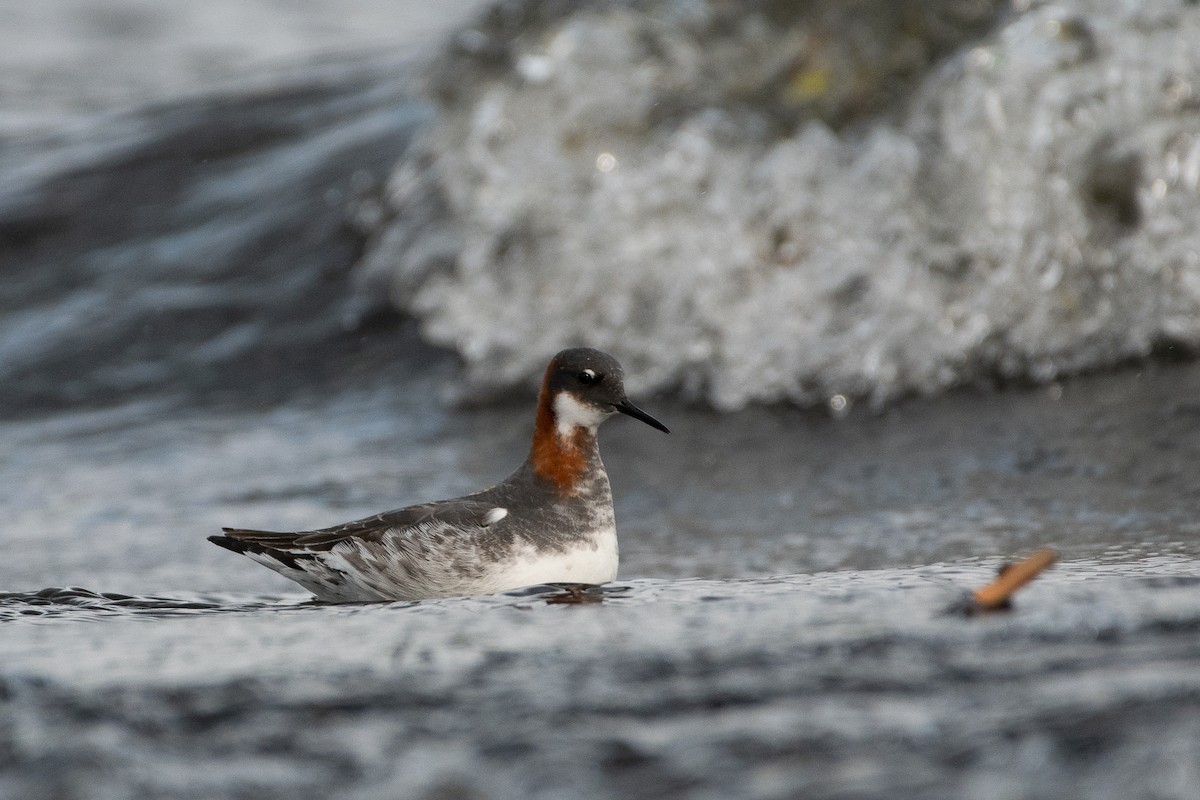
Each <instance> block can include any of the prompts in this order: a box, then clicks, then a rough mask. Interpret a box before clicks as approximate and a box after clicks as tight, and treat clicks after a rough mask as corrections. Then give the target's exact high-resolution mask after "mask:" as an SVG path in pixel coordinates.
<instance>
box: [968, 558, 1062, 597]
mask: <svg viewBox="0 0 1200 800" xmlns="http://www.w3.org/2000/svg"><path fill="white" fill-rule="evenodd" d="M1057 560H1058V552H1057V551H1055V550H1052V549H1050V548H1049V547H1043V548H1042V549H1040V550H1034V551H1033V552H1032V553H1031V554H1030V555H1029V557H1028V558H1026V559H1025V560H1024V561H1018V562H1016V563H1015V564H1009V565H1008V566H1007V567H1006V568H1005V569H1003V570H1002V571H1001V572H1000V577H998V578H996V580H994V581H992V582H991V583H989V584H988V585H987V586H984V587H983V588H982V589H976V590H975V591H974V592H972V593H971V599H972V600H974V601H975V607H976V608H977V609H979V610H980V611H995V610H996V609H1000V608H1005V607H1007V605H1008V601H1009V598H1011V597H1012V596H1013V593H1015V592H1016V591H1017V589H1020V588H1021V587H1022V586H1024V585H1025V584H1027V583H1029V582H1030V581H1031V580H1033V579H1034V578H1036V577H1037V576H1038V575H1041V574H1042V573H1043V572H1045V571H1046V570H1047V569H1049V568H1050V566H1051V565H1053V564H1054V562H1055V561H1057Z"/></svg>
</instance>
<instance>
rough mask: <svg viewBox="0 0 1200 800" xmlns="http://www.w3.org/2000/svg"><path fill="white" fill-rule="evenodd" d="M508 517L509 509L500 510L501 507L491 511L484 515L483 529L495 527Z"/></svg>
mask: <svg viewBox="0 0 1200 800" xmlns="http://www.w3.org/2000/svg"><path fill="white" fill-rule="evenodd" d="M507 516H508V509H507V508H499V507H497V508H493V509H492V510H491V511H489V512H487V513H486V514H484V515H483V527H485V528H486V527H487V526H488V525H495V524H496V523H497V522H499V521H500V520H502V519H504V518H505V517H507Z"/></svg>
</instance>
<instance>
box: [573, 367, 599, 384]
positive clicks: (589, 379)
mask: <svg viewBox="0 0 1200 800" xmlns="http://www.w3.org/2000/svg"><path fill="white" fill-rule="evenodd" d="M575 377H576V378H578V379H579V382H580V383H582V384H583V385H584V386H591V385H592V384H593V383H599V382H600V378H601V376H600V375H597V374H596V371H595V370H592V369H585V370H584V371H583V372H581V373H579V374H578V375H576V376H575Z"/></svg>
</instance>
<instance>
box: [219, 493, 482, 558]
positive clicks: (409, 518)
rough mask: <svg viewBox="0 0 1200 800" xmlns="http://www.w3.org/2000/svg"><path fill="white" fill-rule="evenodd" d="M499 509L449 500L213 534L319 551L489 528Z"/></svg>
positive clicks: (480, 503)
mask: <svg viewBox="0 0 1200 800" xmlns="http://www.w3.org/2000/svg"><path fill="white" fill-rule="evenodd" d="M497 510H498V509H497V506H496V504H495V503H489V502H485V501H482V500H449V501H446V502H440V503H425V504H423V505H419V506H409V507H408V508H400V509H396V510H395V511H385V512H383V513H382V514H376V515H375V516H373V517H364V518H362V519H356V520H354V521H352V522H344V523H342V524H341V525H334V526H333V527H330V528H320V529H318V530H315V531H257V530H250V529H246V528H222V529H221V530H222V531H224V532H225V537H211V538H230V539H234V540H236V541H239V542H246V543H254V544H260V545H263V546H265V547H286V548H288V549H298V550H308V551H313V552H318V551H322V550H330V549H332V548H333V546H334V545H335V544H337V543H338V542H344V541H349V540H359V541H362V542H371V543H378V542H379V541H380V540H381V539H382V538H383V536H384V535H385V534H397V533H403V532H404V531H405V530H406V529H417V528H428V527H430V526H437V527H446V528H455V529H461V530H470V529H472V528H486V527H488V526H489V525H491V524H492V523H493V522H495V521H497V520H496V517H497ZM501 518H502V517H501Z"/></svg>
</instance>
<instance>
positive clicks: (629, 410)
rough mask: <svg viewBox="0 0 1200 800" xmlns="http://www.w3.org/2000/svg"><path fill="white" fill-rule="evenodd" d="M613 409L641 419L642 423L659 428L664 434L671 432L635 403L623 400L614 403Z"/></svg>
mask: <svg viewBox="0 0 1200 800" xmlns="http://www.w3.org/2000/svg"><path fill="white" fill-rule="evenodd" d="M613 408H615V409H617V411H620V412H621V413H622V414H628V415H629V416H631V417H633V418H634V419H640V420H641V421H642V422H644V423H646V424H647V425H649V426H650V427H651V428H658V429H659V430H660V431H662V432H663V433H670V432H671V431H670V430H669V429H668V428H667V426H666V425H663V424H662V423H661V422H659V421H658V420H656V419H655V418H654V417H652V416H650V415H649V414H647V413H646V412H645V411H642V410H641V409H640V408H638V407H637V406H635V405H634V404H633V403H631V402H629V401H628V400H622V401H621V402H619V403H614V404H613Z"/></svg>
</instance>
